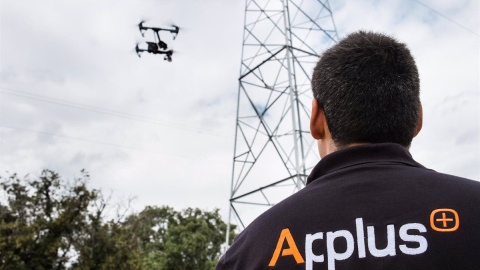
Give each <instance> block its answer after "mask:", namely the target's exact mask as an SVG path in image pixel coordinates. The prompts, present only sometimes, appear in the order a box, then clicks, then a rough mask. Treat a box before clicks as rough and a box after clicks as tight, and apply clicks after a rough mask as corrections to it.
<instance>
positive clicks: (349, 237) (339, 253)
mask: <svg viewBox="0 0 480 270" xmlns="http://www.w3.org/2000/svg"><path fill="white" fill-rule="evenodd" d="M384 226H386V228H385V229H381V231H383V232H386V239H387V245H386V246H385V245H384V244H382V245H381V246H377V243H376V241H375V238H376V233H375V231H376V230H378V229H379V228H378V227H379V226H365V225H364V221H363V218H361V217H359V218H356V219H355V230H354V232H352V231H349V230H338V231H329V232H315V233H311V234H309V233H307V234H305V250H304V251H305V252H304V253H303V254H304V257H302V254H300V251H299V250H298V248H297V244H296V243H295V240H294V239H293V237H292V233H291V232H290V230H289V229H288V228H285V229H283V230H282V232H281V233H280V237H279V238H278V242H277V246H276V247H275V251H274V252H273V256H272V258H271V260H270V263H269V264H268V266H275V265H276V264H277V261H278V259H279V257H280V256H293V258H294V259H295V262H296V263H297V264H303V263H304V264H305V270H312V269H313V267H314V264H315V263H326V264H327V267H328V270H335V264H336V262H338V261H343V260H348V259H349V258H351V257H352V256H354V257H357V258H358V259H362V258H366V257H367V256H373V257H375V258H381V257H388V256H397V254H400V253H402V254H405V255H420V254H423V253H425V252H427V250H428V241H427V238H426V234H425V233H426V232H427V227H426V226H425V225H423V224H422V223H418V222H412V223H405V224H385V225H384ZM459 226H460V219H459V217H458V213H457V211H455V210H453V209H449V208H439V209H435V210H433V211H432V212H431V213H430V227H431V228H432V229H433V230H435V231H437V232H454V231H456V230H458V227H459ZM337 239H342V241H344V242H345V243H346V249H345V250H337V249H336V248H335V245H334V242H335V241H336V240H337ZM398 240H400V242H399V241H398ZM285 241H286V242H287V245H284V244H285ZM315 241H324V245H325V249H324V250H323V253H321V252H319V251H318V250H315V251H314V250H313V243H314V242H315ZM355 251H356V252H355ZM304 258H305V259H304Z"/></svg>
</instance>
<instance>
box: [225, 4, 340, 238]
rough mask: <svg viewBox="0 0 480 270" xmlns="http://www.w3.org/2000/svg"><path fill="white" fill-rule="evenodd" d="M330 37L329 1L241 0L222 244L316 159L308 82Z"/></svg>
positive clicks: (294, 185) (299, 180) (300, 180)
mask: <svg viewBox="0 0 480 270" xmlns="http://www.w3.org/2000/svg"><path fill="white" fill-rule="evenodd" d="M337 39H338V36H337V31H336V27H335V23H334V21H333V17H332V11H331V9H330V4H329V2H328V0H276V1H275V0H246V5H245V24H244V31H243V48H242V63H241V68H240V78H239V89H238V103H237V119H236V132H235V146H234V157H233V170H232V182H231V190H230V191H231V192H230V210H229V218H228V230H227V239H226V243H227V246H228V242H229V239H228V235H229V234H228V232H229V229H230V224H231V223H236V224H238V225H239V227H240V228H241V229H244V228H245V226H246V225H248V224H249V223H250V222H251V221H252V220H253V219H254V218H256V217H257V216H258V215H259V214H261V213H262V212H264V211H265V210H267V208H269V207H270V206H272V205H274V204H276V203H278V202H279V201H281V200H283V199H284V198H286V197H287V196H289V195H291V194H293V193H294V192H296V191H298V190H300V189H301V188H303V187H304V186H305V182H306V177H307V176H308V174H309V173H310V171H311V169H312V168H313V167H314V166H315V164H316V163H317V162H318V161H319V160H320V157H319V156H318V152H317V147H316V143H315V140H314V139H313V138H311V136H310V135H309V133H310V132H309V119H310V109H311V102H312V94H311V87H310V79H311V74H312V71H313V68H314V66H315V64H316V62H317V61H318V59H319V54H320V53H321V52H322V51H324V50H325V49H326V48H328V47H329V46H331V45H332V43H334V42H336V41H337ZM232 217H233V218H232Z"/></svg>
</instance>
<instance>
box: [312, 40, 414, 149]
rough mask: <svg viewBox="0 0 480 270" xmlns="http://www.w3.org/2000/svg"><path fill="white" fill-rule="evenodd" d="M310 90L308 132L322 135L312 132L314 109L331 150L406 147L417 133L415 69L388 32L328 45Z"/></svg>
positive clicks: (404, 46)
mask: <svg viewBox="0 0 480 270" xmlns="http://www.w3.org/2000/svg"><path fill="white" fill-rule="evenodd" d="M312 90H313V96H314V98H315V100H316V101H315V100H314V104H313V105H314V107H317V108H313V110H312V120H311V131H312V135H313V136H314V137H315V138H316V139H322V138H321V134H320V133H322V132H324V131H325V130H323V129H322V130H316V128H319V127H316V126H315V125H318V124H319V123H316V122H315V121H318V119H317V115H314V113H316V114H323V116H324V117H325V120H324V122H325V123H322V124H325V129H326V131H328V132H329V133H330V136H331V139H332V140H333V143H334V145H335V147H336V148H343V147H346V146H349V145H352V144H358V143H383V142H391V143H398V144H401V145H403V146H405V147H409V145H410V143H411V141H412V138H413V137H414V136H415V135H416V134H417V133H418V132H419V131H420V128H421V104H420V95H419V92H420V91H419V90H420V81H419V77H418V71H417V67H416V65H415V61H414V59H413V57H412V55H411V54H410V51H409V50H408V48H407V47H406V45H405V44H403V43H399V42H398V41H396V40H395V39H393V38H391V37H389V36H386V35H383V34H377V33H372V32H363V31H360V32H357V33H353V34H350V35H348V36H347V37H346V38H344V39H343V40H341V41H340V42H338V43H337V44H336V45H335V46H333V47H332V48H330V49H328V50H327V51H326V52H325V53H324V54H323V55H322V56H321V58H320V60H319V62H318V63H317V66H316V67H315V70H314V72H313V77H312ZM315 110H316V111H315ZM319 132H320V133H319Z"/></svg>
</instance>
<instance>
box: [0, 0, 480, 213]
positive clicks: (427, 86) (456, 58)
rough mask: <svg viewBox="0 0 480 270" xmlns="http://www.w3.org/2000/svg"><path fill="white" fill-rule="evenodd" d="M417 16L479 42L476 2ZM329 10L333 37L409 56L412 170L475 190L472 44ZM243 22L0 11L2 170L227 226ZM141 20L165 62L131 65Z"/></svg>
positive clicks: (364, 5) (425, 28)
mask: <svg viewBox="0 0 480 270" xmlns="http://www.w3.org/2000/svg"><path fill="white" fill-rule="evenodd" d="M422 2H423V3H425V4H427V5H429V6H431V7H432V8H435V9H436V10H438V11H441V12H442V13H443V14H445V15H447V16H449V17H450V18H451V19H453V20H455V21H456V22H459V23H461V24H462V25H464V26H465V27H468V28H469V29H473V30H474V31H477V32H480V29H479V28H480V27H479V25H480V23H479V20H480V19H479V18H480V16H479V14H478V10H479V2H478V1H474V0H470V1H467V0H462V1H433V0H430V1H426V0H424V1H422ZM330 4H331V7H332V11H333V16H334V20H335V23H336V26H337V30H338V32H339V36H345V35H346V34H347V33H350V32H352V31H355V30H358V29H367V30H376V31H382V32H385V33H388V34H391V35H393V36H395V37H397V38H398V39H399V40H401V41H402V42H405V43H406V44H407V45H408V47H409V48H410V49H411V51H412V53H413V55H414V57H415V59H416V61H417V65H418V67H419V71H420V76H421V88H422V89H421V98H422V102H423V108H424V115H425V122H424V129H423V131H422V132H421V134H420V135H419V137H418V138H417V139H415V140H414V143H413V146H412V153H413V155H414V157H415V158H416V159H417V160H418V161H419V162H420V163H423V164H424V165H426V166H429V167H432V168H434V169H437V170H439V171H444V172H447V173H451V174H457V175H460V176H465V177H470V178H474V179H480V171H479V169H478V164H479V163H480V156H479V153H480V142H479V126H480V121H479V117H480V115H479V110H480V109H479V108H480V106H479V105H480V104H479V102H480V101H479V95H478V93H479V91H480V90H479V89H480V85H479V82H480V81H479V75H478V74H479V73H480V67H479V62H478V59H479V54H480V52H479V50H478V48H479V47H480V43H479V39H478V37H476V36H474V35H472V34H471V33H469V32H468V31H465V30H464V29H462V28H459V27H458V26H457V25H455V24H453V23H451V22H449V21H448V20H446V19H444V18H442V17H439V16H437V15H436V14H434V13H432V12H431V11H430V10H428V9H426V8H424V7H423V6H421V5H418V4H416V3H415V2H414V1H401V0H392V1H374V0H362V1H346V0H341V1H331V3H330ZM243 12H244V3H243V2H242V1H233V2H232V1H229V2H225V1H218V0H209V1H182V3H181V4H180V3H179V2H178V1H153V0H152V1H142V2H141V3H140V2H134V1H102V2H99V1H93V0H90V1H68V2H65V1H58V0H55V1H54V0H52V1H42V2H32V1H4V2H2V9H1V10H0V22H1V24H0V40H1V44H0V58H1V59H2V61H1V62H0V105H1V106H0V126H2V127H0V149H1V150H0V151H1V152H0V168H2V169H3V170H8V171H10V172H18V173H19V174H20V175H22V174H26V173H39V172H40V170H41V169H43V168H51V169H54V170H57V171H59V172H60V173H61V175H63V176H65V178H68V177H72V176H75V175H78V173H79V171H80V169H82V168H85V169H87V170H88V171H89V172H90V174H91V176H92V181H91V185H92V186H94V187H96V188H103V189H105V190H107V191H108V190H113V192H114V196H117V197H125V196H127V197H128V196H130V195H132V196H136V197H137V204H136V208H137V209H140V208H142V207H143V206H144V205H146V204H158V205H162V204H165V205H171V206H174V207H176V208H184V207H188V206H199V207H203V208H210V209H212V208H214V207H220V208H222V214H223V215H224V216H226V212H227V206H228V204H227V200H228V196H229V187H230V181H231V169H232V157H233V141H234V138H233V136H234V135H233V134H234V128H235V113H236V104H237V103H236V98H237V90H238V75H239V70H240V57H241V49H242V46H241V45H242V44H241V43H242V30H243V19H244V18H243ZM144 18H147V19H148V18H149V19H150V20H148V25H154V26H169V24H170V23H175V24H177V25H179V26H180V27H183V28H182V29H181V30H180V33H179V35H178V37H177V39H176V40H175V41H173V40H172V38H171V36H169V35H168V34H166V35H163V34H162V38H165V40H167V41H168V42H169V44H171V45H173V46H174V49H175V53H174V55H173V62H171V63H168V62H166V61H163V58H162V57H161V56H160V57H159V56H157V55H152V54H144V55H142V58H138V57H137V56H136V54H135V53H134V51H133V49H134V46H135V42H137V41H142V40H145V39H143V38H142V37H141V35H140V34H139V32H138V29H137V28H136V24H138V23H139V21H140V20H141V19H144ZM146 24H147V23H146ZM177 52H178V53H177ZM7 92H8V93H7ZM12 93H13V94H12ZM22 93H27V94H22ZM35 95H36V96H35ZM39 96H41V97H39ZM5 127H7V128H5ZM47 134H51V135H47Z"/></svg>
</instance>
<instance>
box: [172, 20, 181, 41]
mask: <svg viewBox="0 0 480 270" xmlns="http://www.w3.org/2000/svg"><path fill="white" fill-rule="evenodd" d="M171 26H172V27H173V29H174V30H173V31H171V33H172V35H173V39H175V38H176V37H177V35H178V32H179V31H180V27H178V26H176V25H175V24H172V25H171Z"/></svg>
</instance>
